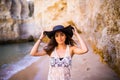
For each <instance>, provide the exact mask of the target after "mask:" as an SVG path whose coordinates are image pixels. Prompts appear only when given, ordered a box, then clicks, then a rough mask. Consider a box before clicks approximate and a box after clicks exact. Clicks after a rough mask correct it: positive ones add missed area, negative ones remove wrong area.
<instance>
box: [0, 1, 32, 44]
mask: <svg viewBox="0 0 120 80" xmlns="http://www.w3.org/2000/svg"><path fill="white" fill-rule="evenodd" d="M29 11H30V10H29V7H28V3H27V1H26V0H1V1H0V43H4V42H8V43H9V42H21V41H24V40H26V41H27V40H28V39H32V37H31V34H30V33H27V32H28V31H29V29H28V31H27V30H26V32H25V30H24V31H23V30H22V28H21V26H23V25H25V24H28V23H31V20H32V18H31V19H30V18H29ZM32 23H33V22H32ZM31 26H33V25H31ZM23 27H27V26H23ZM29 27H30V25H29ZM23 33H27V34H23ZM26 35H27V36H26ZM23 36H26V38H23Z"/></svg>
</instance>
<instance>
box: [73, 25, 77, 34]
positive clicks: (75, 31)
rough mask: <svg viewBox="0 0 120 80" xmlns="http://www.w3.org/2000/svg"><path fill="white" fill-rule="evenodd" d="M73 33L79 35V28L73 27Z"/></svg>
mask: <svg viewBox="0 0 120 80" xmlns="http://www.w3.org/2000/svg"><path fill="white" fill-rule="evenodd" d="M73 34H74V35H78V32H77V29H76V28H75V27H74V29H73Z"/></svg>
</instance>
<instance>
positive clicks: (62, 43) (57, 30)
mask: <svg viewBox="0 0 120 80" xmlns="http://www.w3.org/2000/svg"><path fill="white" fill-rule="evenodd" d="M73 32H74V35H75V36H76V37H77V38H78V41H79V44H80V45H81V47H80V48H79V47H77V45H75V42H74V40H73V39H72V36H73ZM45 35H47V36H48V38H50V42H49V43H48V45H47V46H46V47H44V48H43V50H42V51H38V48H39V45H40V42H41V41H42V39H43V38H44V37H45ZM87 51H88V48H87V46H86V45H85V43H84V42H83V40H82V38H81V37H80V36H79V34H78V32H77V30H76V29H74V28H73V27H72V26H71V25H69V26H67V27H66V28H64V26H62V25H57V26H55V27H54V28H53V30H52V31H45V32H44V33H43V32H42V34H41V36H40V38H39V39H38V40H37V42H36V43H35V45H34V46H33V48H32V50H31V52H30V54H31V55H32V56H44V55H49V56H50V64H49V73H48V80H71V74H70V70H71V62H72V61H71V60H72V56H73V55H74V54H83V53H86V52H87Z"/></svg>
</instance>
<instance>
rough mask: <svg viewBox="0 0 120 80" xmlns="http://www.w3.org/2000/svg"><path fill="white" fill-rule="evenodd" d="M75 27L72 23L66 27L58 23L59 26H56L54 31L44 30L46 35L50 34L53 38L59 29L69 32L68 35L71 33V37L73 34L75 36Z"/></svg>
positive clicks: (49, 36)
mask: <svg viewBox="0 0 120 80" xmlns="http://www.w3.org/2000/svg"><path fill="white" fill-rule="evenodd" d="M73 29H74V28H73V27H72V26H71V25H69V26H67V27H64V26H62V25H57V26H55V27H54V28H53V30H52V31H44V34H46V35H47V36H48V38H50V39H51V37H52V36H54V35H55V33H56V32H57V31H62V32H64V33H65V34H67V35H69V36H70V37H72V36H73V31H72V30H73Z"/></svg>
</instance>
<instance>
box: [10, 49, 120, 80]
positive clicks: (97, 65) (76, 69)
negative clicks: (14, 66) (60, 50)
mask: <svg viewBox="0 0 120 80" xmlns="http://www.w3.org/2000/svg"><path fill="white" fill-rule="evenodd" d="M48 65H49V57H48V56H42V57H40V59H39V60H38V61H36V62H35V63H33V64H32V65H30V66H29V67H27V68H26V69H24V70H22V71H19V72H18V73H16V74H15V75H13V76H12V77H11V78H10V79H9V80H47V75H48ZM71 73H72V80H120V78H119V77H118V75H117V74H116V73H115V72H114V71H113V70H112V69H111V68H109V67H108V65H106V64H103V63H101V62H100V59H99V56H98V55H97V54H94V53H93V51H92V49H89V52H88V53H86V54H83V55H75V56H73V58H72V70H71Z"/></svg>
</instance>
